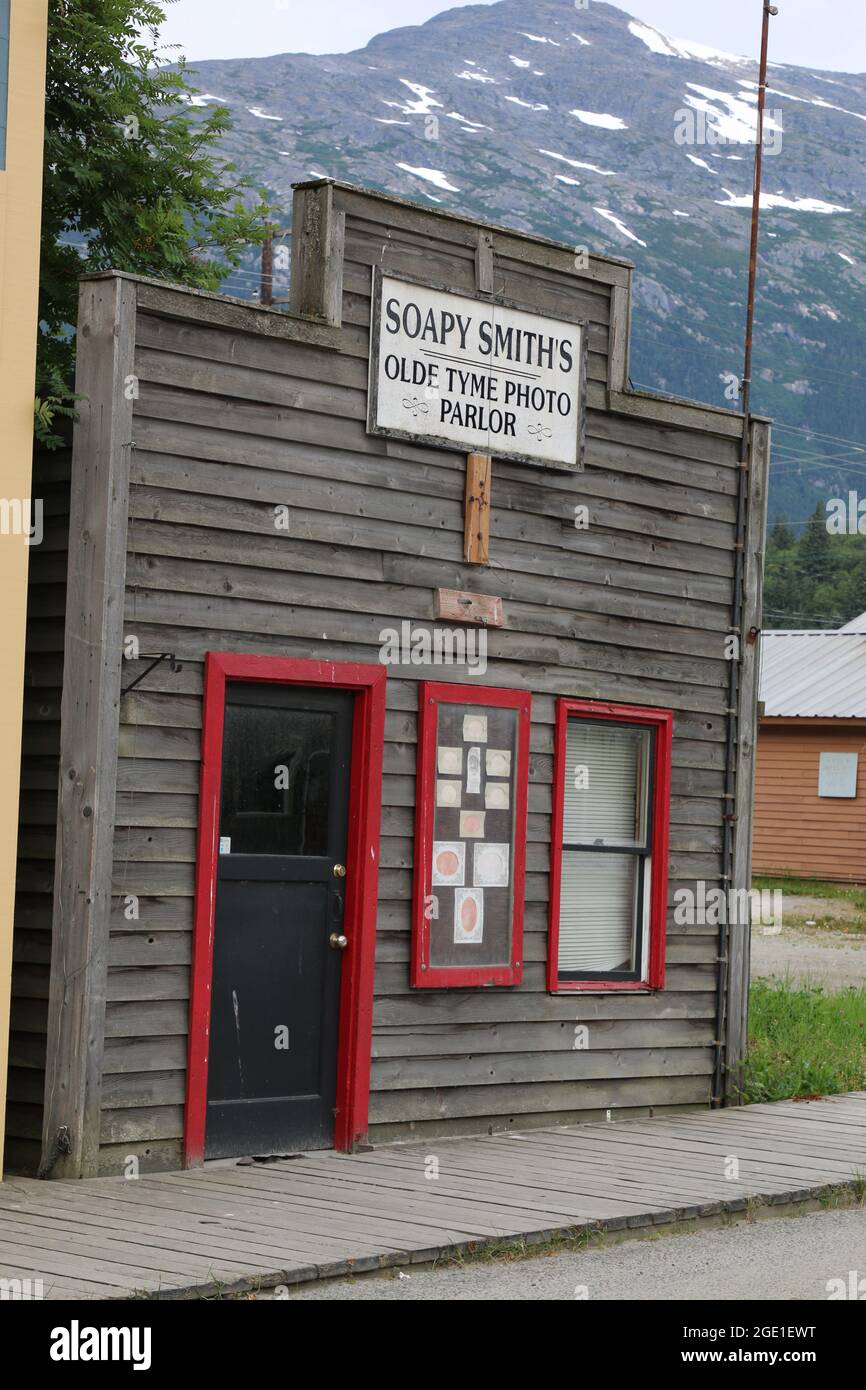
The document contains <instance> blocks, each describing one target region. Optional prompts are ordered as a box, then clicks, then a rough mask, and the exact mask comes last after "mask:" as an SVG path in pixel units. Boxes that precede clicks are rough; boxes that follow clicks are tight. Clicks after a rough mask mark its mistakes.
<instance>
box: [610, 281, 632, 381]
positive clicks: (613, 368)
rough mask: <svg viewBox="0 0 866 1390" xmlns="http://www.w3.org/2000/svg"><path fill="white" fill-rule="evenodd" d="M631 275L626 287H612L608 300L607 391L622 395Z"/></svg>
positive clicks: (626, 355)
mask: <svg viewBox="0 0 866 1390" xmlns="http://www.w3.org/2000/svg"><path fill="white" fill-rule="evenodd" d="M631 297H632V274H631V272H629V278H628V283H627V284H626V285H614V286H613V288H612V290H611V300H610V352H609V354H608V379H607V384H608V390H610V391H617V392H620V393H623V392H625V391H627V390H628V354H629V338H630V330H631Z"/></svg>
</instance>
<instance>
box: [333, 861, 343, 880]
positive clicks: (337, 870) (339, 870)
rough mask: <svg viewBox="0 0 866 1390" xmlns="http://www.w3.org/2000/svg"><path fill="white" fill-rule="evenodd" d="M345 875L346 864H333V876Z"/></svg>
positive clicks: (341, 876)
mask: <svg viewBox="0 0 866 1390" xmlns="http://www.w3.org/2000/svg"><path fill="white" fill-rule="evenodd" d="M345 877H346V866H345V864H335V865H334V878H345Z"/></svg>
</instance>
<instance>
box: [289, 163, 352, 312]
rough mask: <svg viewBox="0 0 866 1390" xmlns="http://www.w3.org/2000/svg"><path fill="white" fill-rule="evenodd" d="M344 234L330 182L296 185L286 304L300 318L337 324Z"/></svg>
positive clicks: (341, 285)
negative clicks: (288, 302) (289, 278)
mask: <svg viewBox="0 0 866 1390" xmlns="http://www.w3.org/2000/svg"><path fill="white" fill-rule="evenodd" d="M345 234H346V215H345V213H344V212H342V211H339V210H338V209H337V208H336V207H335V206H334V189H333V185H331V184H319V185H318V186H315V187H306V188H302V187H296V188H295V193H294V200H293V204H292V273H291V280H290V287H289V295H290V304H289V307H290V309H291V311H292V313H293V314H296V315H297V316H298V317H299V318H308V319H315V320H318V321H320V322H322V323H325V324H328V325H329V326H330V327H332V328H339V326H340V324H341V322H342V301H343V246H344V241H345Z"/></svg>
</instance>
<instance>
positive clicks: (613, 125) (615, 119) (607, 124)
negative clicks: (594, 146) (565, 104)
mask: <svg viewBox="0 0 866 1390" xmlns="http://www.w3.org/2000/svg"><path fill="white" fill-rule="evenodd" d="M568 114H569V116H576V117H577V119H578V120H579V121H582V122H583V124H584V125H594V126H600V127H601V129H602V130H628V126H627V125H626V123H625V121H624V120H623V119H622V117H621V116H609V115H608V114H607V113H606V112H604V111H569V113H568Z"/></svg>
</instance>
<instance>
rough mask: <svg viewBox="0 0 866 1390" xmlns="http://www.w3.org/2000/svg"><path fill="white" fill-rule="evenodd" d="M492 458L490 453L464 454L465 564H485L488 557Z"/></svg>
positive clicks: (487, 561)
mask: <svg viewBox="0 0 866 1390" xmlns="http://www.w3.org/2000/svg"><path fill="white" fill-rule="evenodd" d="M492 481H493V460H492V458H491V457H490V455H489V454H467V456H466V499H465V504H464V517H465V523H464V529H463V555H464V558H465V560H466V563H467V565H486V564H488V563H489V557H490V488H491V484H492Z"/></svg>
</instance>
